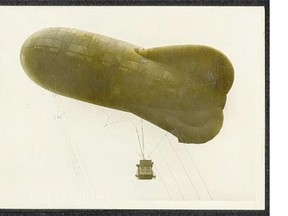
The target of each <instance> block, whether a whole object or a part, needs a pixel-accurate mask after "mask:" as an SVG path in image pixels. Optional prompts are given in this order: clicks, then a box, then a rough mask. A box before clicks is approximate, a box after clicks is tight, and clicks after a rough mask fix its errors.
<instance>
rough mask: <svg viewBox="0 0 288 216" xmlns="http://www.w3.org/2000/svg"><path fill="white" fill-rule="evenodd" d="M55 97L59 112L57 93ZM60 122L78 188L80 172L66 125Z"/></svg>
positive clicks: (59, 104)
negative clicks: (65, 137)
mask: <svg viewBox="0 0 288 216" xmlns="http://www.w3.org/2000/svg"><path fill="white" fill-rule="evenodd" d="M55 97H56V98H55V102H56V108H57V112H58V113H59V112H60V108H61V107H60V106H61V102H60V99H59V98H57V97H58V95H57V94H55ZM60 124H61V125H62V128H63V129H64V132H65V133H66V136H67V141H68V151H69V153H70V157H71V161H72V165H73V169H74V172H75V174H76V180H77V182H78V184H79V186H80V188H81V173H80V169H79V165H78V163H77V159H76V158H75V155H74V153H73V149H72V145H71V141H70V138H69V136H68V134H67V131H66V127H65V125H64V124H63V122H62V121H60ZM65 143H67V142H65ZM81 194H82V196H84V194H83V191H82V190H81Z"/></svg>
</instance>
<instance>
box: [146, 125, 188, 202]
mask: <svg viewBox="0 0 288 216" xmlns="http://www.w3.org/2000/svg"><path fill="white" fill-rule="evenodd" d="M147 131H148V133H149V134H150V136H151V138H152V140H153V142H154V143H155V145H156V141H155V139H154V137H153V136H152V135H151V132H150V131H149V130H147ZM158 151H159V153H160V155H161V157H162V158H163V160H164V162H165V163H166V165H167V167H168V169H169V172H170V173H171V175H172V176H173V178H174V181H175V183H176V185H177V187H178V190H179V192H180V194H181V197H182V199H183V200H185V198H184V196H183V193H182V191H181V188H180V186H179V184H178V182H177V179H176V177H175V175H174V174H173V172H172V170H171V168H170V166H169V164H168V162H167V160H166V158H165V157H164V155H163V153H162V151H161V149H159V148H158Z"/></svg>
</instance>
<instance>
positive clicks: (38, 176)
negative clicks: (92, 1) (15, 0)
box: [0, 7, 265, 208]
mask: <svg viewBox="0 0 288 216" xmlns="http://www.w3.org/2000/svg"><path fill="white" fill-rule="evenodd" d="M0 26H1V40H0V48H1V53H2V55H1V58H0V66H1V70H0V97H1V101H0V107H1V108H0V148H1V150H0V205H1V206H0V207H3V208H7V207H14V208H17V207H19V208H23V207H29V208H52V207H53V208H117V207H118V208H121V207H123V208H127V207H129V206H131V204H133V208H166V207H167V208H198V207H201V208H221V207H225V208H226V207H231V206H232V207H234V208H241V207H243V206H245V207H246V208H255V207H256V208H261V207H262V204H263V199H264V191H263V189H264V108H265V107H264V75H265V72H264V8H260V7H250V8H247V7H223V8H220V7H214V8H213V7H157V8H155V7H154V8H153V7H130V8H129V7H0ZM52 26H55V27H56V26H57V27H61V26H63V27H73V28H77V29H81V30H86V31H90V32H95V33H98V34H103V35H107V36H110V37H113V38H117V39H120V40H123V41H126V42H129V43H132V44H136V45H139V46H142V47H144V48H149V47H157V46H166V45H174V44H202V45H208V46H212V47H214V48H216V49H218V50H220V51H221V52H223V53H224V54H225V55H227V57H228V58H229V59H230V60H231V62H232V64H233V67H234V70H235V80H234V84H233V86H232V88H231V90H230V92H229V93H228V98H227V103H226V106H225V109H224V124H223V127H222V129H221V131H220V133H219V134H218V135H217V136H216V137H215V138H214V139H212V140H211V141H209V142H208V143H206V144H203V145H193V144H191V145H184V144H181V143H178V141H177V139H176V137H174V136H173V135H171V134H169V133H167V132H165V131H164V130H162V129H160V128H158V127H157V126H155V125H153V124H151V123H149V122H147V121H143V128H144V137H145V148H146V151H145V152H146V155H147V156H148V155H149V154H150V153H151V152H152V153H151V159H152V160H153V161H154V165H155V167H154V171H155V173H156V176H157V177H156V179H154V180H151V181H139V180H137V178H136V177H135V173H136V164H137V163H138V162H139V159H140V156H139V154H140V149H139V143H138V138H137V133H136V129H135V128H136V127H137V128H138V131H141V125H140V118H139V117H137V116H134V115H133V114H130V113H125V112H121V111H117V110H112V109H108V108H105V107H100V106H96V105H93V104H88V103H84V102H81V101H76V100H74V99H70V98H66V97H62V96H58V95H55V94H53V93H51V92H49V91H47V90H45V89H43V88H41V87H39V86H38V85H36V84H35V83H34V82H32V81H31V80H30V79H29V78H28V77H27V75H26V74H25V72H24V71H23V69H22V67H21V65H20V60H19V53H20V48H21V46H22V44H23V42H24V41H25V40H26V39H27V38H28V37H29V36H30V35H31V34H32V33H34V32H35V31H38V30H41V29H43V28H46V27H52ZM157 145H158V147H156V146H157ZM155 147H156V148H155ZM171 201H177V202H171ZM223 201H231V202H229V203H227V202H223Z"/></svg>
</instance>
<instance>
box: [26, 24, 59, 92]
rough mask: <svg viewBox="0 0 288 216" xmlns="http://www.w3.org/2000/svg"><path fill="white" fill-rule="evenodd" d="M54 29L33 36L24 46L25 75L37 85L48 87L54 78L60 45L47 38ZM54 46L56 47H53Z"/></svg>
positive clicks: (44, 30)
mask: <svg viewBox="0 0 288 216" xmlns="http://www.w3.org/2000/svg"><path fill="white" fill-rule="evenodd" d="M55 31H56V30H54V29H50V28H48V29H43V30H41V31H38V32H36V33H34V34H32V35H31V36H30V37H29V38H28V39H27V40H26V41H25V42H24V44H23V45H22V47H21V50H20V62H21V65H22V68H23V70H24V71H25V73H26V74H27V75H28V76H29V77H30V78H31V79H32V80H33V81H34V82H36V83H37V84H39V85H41V86H42V87H48V86H47V85H48V84H49V81H51V80H52V79H53V77H54V75H55V74H53V73H55V70H53V69H54V68H53V67H54V66H53V63H54V64H55V57H56V55H57V53H58V52H59V47H60V43H59V42H57V41H54V40H53V39H51V38H47V34H48V33H51V32H52V33H54V32H55ZM52 45H54V46H52Z"/></svg>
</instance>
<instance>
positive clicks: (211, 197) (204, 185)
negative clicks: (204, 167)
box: [184, 145, 213, 200]
mask: <svg viewBox="0 0 288 216" xmlns="http://www.w3.org/2000/svg"><path fill="white" fill-rule="evenodd" d="M184 146H185V149H186V151H187V152H188V155H189V157H190V159H191V161H192V163H193V165H194V166H195V168H196V171H197V173H198V175H199V176H200V179H201V181H202V182H203V184H204V186H205V188H206V190H207V192H208V194H209V196H210V198H211V200H213V198H212V195H211V193H210V191H209V190H208V187H207V185H206V183H205V181H204V179H203V178H202V175H201V174H200V171H199V170H198V167H197V166H196V163H195V161H194V160H193V158H192V155H191V154H190V152H189V151H188V149H187V147H186V145H184Z"/></svg>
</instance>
